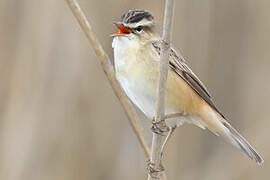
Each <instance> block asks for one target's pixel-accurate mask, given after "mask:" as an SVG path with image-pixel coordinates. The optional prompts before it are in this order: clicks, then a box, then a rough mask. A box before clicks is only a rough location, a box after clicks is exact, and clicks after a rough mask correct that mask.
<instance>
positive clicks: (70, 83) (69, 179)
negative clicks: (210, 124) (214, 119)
mask: <svg viewBox="0 0 270 180" xmlns="http://www.w3.org/2000/svg"><path fill="white" fill-rule="evenodd" d="M79 2H80V4H81V6H82V7H83V10H84V11H85V13H86V15H87V17H88V19H89V21H90V22H91V24H92V25H93V27H94V30H95V32H96V33H97V35H98V37H99V39H100V40H102V44H103V46H104V47H105V50H106V51H107V52H108V53H109V54H110V56H111V57H112V49H111V40H112V39H111V37H110V36H109V35H110V34H111V33H112V32H115V31H116V30H115V28H114V27H113V25H112V21H115V20H118V19H119V17H120V16H121V14H122V13H123V12H124V11H126V10H127V9H134V8H142V9H147V10H149V11H151V12H152V13H153V15H154V16H155V17H156V20H157V21H158V22H159V24H162V23H161V22H162V21H161V20H162V14H163V7H164V4H163V3H164V2H163V1H156V0H149V1H142V0H138V1H130V0H122V1H120V0H115V1H96V0H80V1H79ZM175 3H176V7H175V22H174V30H173V37H174V38H173V42H174V45H175V46H176V47H178V49H180V50H181V51H182V53H183V54H184V56H185V57H186V58H187V59H188V61H189V64H190V65H191V67H192V68H193V70H194V71H195V72H196V74H198V75H199V76H200V79H201V80H202V81H203V82H204V83H205V84H206V85H207V87H208V89H209V90H210V91H211V92H212V95H213V96H214V98H215V101H216V104H217V105H218V107H220V109H221V111H223V112H224V114H225V115H226V116H227V117H228V119H230V120H231V121H230V122H231V123H232V124H233V125H234V126H235V127H236V128H237V129H239V130H240V132H241V133H242V134H243V135H244V136H245V137H246V138H247V139H248V140H249V141H250V142H251V144H253V145H254V146H255V147H256V149H257V150H258V151H259V152H260V153H261V154H262V155H263V157H264V159H265V163H264V164H263V166H261V167H259V166H257V165H256V164H255V163H253V162H251V161H249V160H248V159H247V158H246V157H245V156H243V155H242V154H241V153H239V152H238V151H236V150H235V149H234V148H232V147H231V146H229V145H227V144H226V143H224V142H223V141H220V139H219V138H217V137H215V136H214V135H212V134H211V133H209V132H208V131H203V130H200V129H199V128H196V127H194V126H190V125H184V126H183V127H181V128H179V129H178V130H177V131H176V133H175V136H174V137H173V138H172V140H171V141H170V143H169V146H168V149H167V152H166V154H165V159H166V162H165V165H166V168H167V175H168V179H188V180H192V179H200V180H209V179H211V180H212V179H213V180H216V179H218V180H228V179H230V180H244V179H245V180H254V179H268V178H269V170H270V166H269V163H268V162H269V160H270V157H269V156H270V144H269V136H270V134H269V129H268V127H269V126H270V120H269V115H268V114H269V107H270V106H269V105H268V102H269V100H270V93H269V92H270V83H269V77H270V72H269V68H270V51H269V49H270V36H269V30H270V20H269V19H270V13H269V8H270V1H267V0H260V1H253V0H238V1H233V0H226V1H216V0H204V1H195V0H181V1H176V2H175ZM0 82H1V85H0V179H4V180H37V179H38V180H49V179H50V180H51V179H53V180H54V179H55V180H56V179H57V180H75V179H76V180H77V179H82V180H89V179H91V180H95V179H98V180H103V179H104V180H107V179H115V180H116V179H117V180H118V179H130V180H133V179H134V180H135V179H146V169H145V166H146V159H145V155H144V153H143V151H142V149H141V148H140V146H139V143H138V140H137V139H136V137H135V135H134V133H133V131H132V129H131V127H130V125H129V124H128V121H127V119H126V117H125V114H124V112H123V109H122V108H121V106H120V105H119V102H118V100H117V98H116V97H115V95H114V94H113V92H112V89H111V87H110V85H109V84H108V82H107V79H106V77H105V75H104V74H103V71H102V69H101V67H100V65H99V63H98V61H97V60H96V57H95V55H94V53H93V51H89V44H88V42H87V40H86V38H85V36H84V34H83V33H82V31H81V29H80V27H79V25H78V24H77V22H76V20H75V18H74V17H73V15H72V13H71V12H70V10H69V8H68V6H67V5H66V2H65V1H55V0H46V1H37V0H23V1H19V0H1V1H0ZM143 123H144V124H145V133H146V134H147V137H148V138H149V142H150V140H151V133H150V132H149V128H150V123H149V122H143Z"/></svg>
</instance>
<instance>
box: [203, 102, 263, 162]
mask: <svg viewBox="0 0 270 180" xmlns="http://www.w3.org/2000/svg"><path fill="white" fill-rule="evenodd" d="M204 108H205V109H204V111H201V117H202V119H203V121H204V124H205V126H206V127H207V128H208V129H209V130H210V131H212V132H213V133H215V134H216V135H218V136H222V137H223V138H224V139H225V140H226V141H228V142H229V143H231V144H232V145H234V146H236V147H237V148H238V149H240V150H241V151H242V152H243V153H244V154H246V155H247V156H248V157H249V158H250V159H252V160H254V161H256V162H257V163H258V164H262V163H263V159H262V157H261V156H260V155H259V154H258V153H257V152H256V151H255V149H254V148H253V147H252V146H251V145H250V144H249V143H248V142H247V140H245V138H244V137H243V136H241V135H240V134H239V133H238V132H237V131H236V130H235V129H234V128H233V127H232V126H231V125H230V124H229V123H228V122H227V121H226V120H225V119H224V118H223V117H221V116H220V115H219V114H218V113H217V112H216V111H214V110H213V109H212V108H211V107H209V106H204Z"/></svg>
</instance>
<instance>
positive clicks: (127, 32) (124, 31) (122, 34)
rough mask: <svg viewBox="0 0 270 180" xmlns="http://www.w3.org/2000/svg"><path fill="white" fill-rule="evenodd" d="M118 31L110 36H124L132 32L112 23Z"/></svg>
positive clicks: (116, 23)
mask: <svg viewBox="0 0 270 180" xmlns="http://www.w3.org/2000/svg"><path fill="white" fill-rule="evenodd" d="M113 24H114V25H115V26H116V27H117V28H118V29H119V30H120V31H119V33H114V34H112V35H111V36H113V37H114V36H126V35H129V34H131V33H132V31H131V30H130V29H128V28H126V27H125V26H124V25H123V23H121V22H114V23H113Z"/></svg>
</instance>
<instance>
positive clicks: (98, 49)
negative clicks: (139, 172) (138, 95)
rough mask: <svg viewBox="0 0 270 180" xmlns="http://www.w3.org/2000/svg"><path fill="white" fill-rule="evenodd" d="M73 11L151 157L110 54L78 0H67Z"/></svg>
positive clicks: (138, 136)
mask: <svg viewBox="0 0 270 180" xmlns="http://www.w3.org/2000/svg"><path fill="white" fill-rule="evenodd" d="M66 1H67V3H68V5H69V7H70V9H71V11H72V12H73V15H74V16H75V17H76V19H77V20H78V22H79V24H80V26H81V28H82V30H83V31H84V33H85V35H86V37H87V39H88V41H89V42H90V44H91V46H92V47H93V49H94V51H95V53H96V55H97V57H98V60H99V61H100V63H101V66H102V68H103V70H104V72H105V74H106V76H107V78H108V80H109V82H110V84H111V86H112V88H113V90H114V93H115V94H116V96H117V97H118V98H119V100H120V102H121V104H122V106H123V108H124V110H125V112H126V114H127V116H128V119H129V121H130V124H131V125H132V128H133V130H134V132H135V134H136V136H137V138H138V139H139V142H140V144H141V146H142V148H143V150H144V152H145V154H146V156H147V157H148V158H149V157H150V149H149V147H148V144H147V142H146V139H145V137H144V135H143V131H142V129H143V128H142V127H141V126H140V124H139V122H138V119H139V117H138V115H137V113H136V110H135V108H134V106H133V104H132V103H131V102H130V100H129V99H128V97H127V96H126V94H125V92H124V91H123V89H122V88H121V86H120V84H119V83H118V81H117V80H116V78H115V72H114V68H113V65H112V63H111V61H110V59H109V56H108V55H107V54H106V53H105V51H104V50H103V48H102V46H101V44H100V42H99V41H98V39H97V37H96V35H95V34H94V32H93V30H92V28H91V25H90V23H89V22H88V20H87V19H86V17H85V15H84V13H83V12H82V10H81V8H80V6H79V4H78V2H77V1H76V0H66Z"/></svg>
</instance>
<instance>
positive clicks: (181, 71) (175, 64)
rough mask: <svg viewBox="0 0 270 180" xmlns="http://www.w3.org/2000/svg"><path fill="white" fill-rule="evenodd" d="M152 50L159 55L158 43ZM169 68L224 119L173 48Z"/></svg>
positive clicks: (198, 80)
mask: <svg viewBox="0 0 270 180" xmlns="http://www.w3.org/2000/svg"><path fill="white" fill-rule="evenodd" d="M152 44H153V47H154V49H155V50H156V51H157V53H158V54H160V42H159V41H155V42H153V43H152ZM169 66H170V68H171V69H172V70H173V71H174V72H176V73H177V74H178V75H179V76H180V77H181V78H182V79H183V80H184V81H185V82H186V83H187V84H188V85H189V86H190V87H191V88H192V89H193V90H194V91H195V92H196V93H197V94H198V95H199V96H200V97H201V98H203V99H204V100H205V102H207V103H208V104H209V105H210V106H211V107H212V108H213V109H214V110H215V111H216V112H218V113H219V114H220V115H221V116H222V117H223V118H224V119H226V118H225V116H224V115H223V114H222V113H221V112H220V111H219V110H218V109H217V107H216V106H215V104H214V102H213V99H212V97H211V95H210V93H209V92H208V90H207V88H206V87H205V85H204V84H203V83H202V82H201V81H200V79H199V78H198V77H197V76H196V75H195V74H194V73H193V71H192V70H191V69H190V68H189V67H188V65H187V63H186V61H185V59H184V58H183V57H182V56H181V55H180V53H177V52H176V51H175V50H174V49H173V48H171V52H170V61H169Z"/></svg>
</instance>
